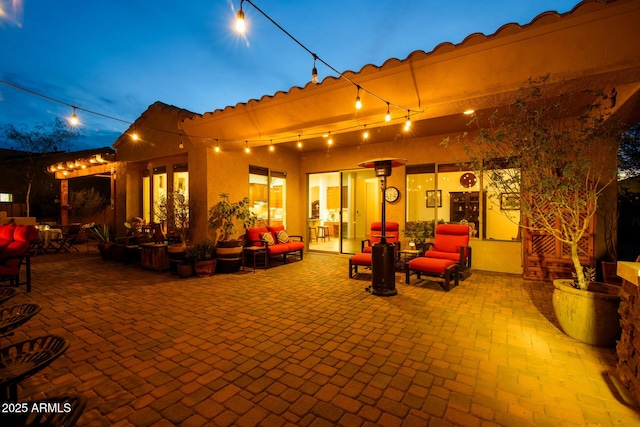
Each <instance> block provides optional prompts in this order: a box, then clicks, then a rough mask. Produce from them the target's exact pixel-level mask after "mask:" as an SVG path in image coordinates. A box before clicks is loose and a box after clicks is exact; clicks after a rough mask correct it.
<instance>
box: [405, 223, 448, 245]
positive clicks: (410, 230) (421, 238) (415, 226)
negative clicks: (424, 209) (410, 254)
mask: <svg viewBox="0 0 640 427" xmlns="http://www.w3.org/2000/svg"><path fill="white" fill-rule="evenodd" d="M438 224H444V220H442V219H441V220H439V221H438ZM435 229H436V220H435V219H432V220H431V221H409V222H407V228H406V229H405V230H404V236H405V237H409V238H411V239H413V241H414V242H416V243H417V244H421V243H425V242H426V241H427V239H431V238H433V237H434V235H435Z"/></svg>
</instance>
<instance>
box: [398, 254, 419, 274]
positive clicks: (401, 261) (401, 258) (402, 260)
mask: <svg viewBox="0 0 640 427" xmlns="http://www.w3.org/2000/svg"><path fill="white" fill-rule="evenodd" d="M420 252H421V251H420V250H418V249H402V250H400V251H398V262H397V263H396V270H399V271H406V268H407V265H409V261H411V260H412V259H414V258H416V257H418V256H419V255H420Z"/></svg>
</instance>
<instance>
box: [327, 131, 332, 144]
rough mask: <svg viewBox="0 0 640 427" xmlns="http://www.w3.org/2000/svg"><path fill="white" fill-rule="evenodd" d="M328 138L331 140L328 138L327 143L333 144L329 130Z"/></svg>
mask: <svg viewBox="0 0 640 427" xmlns="http://www.w3.org/2000/svg"><path fill="white" fill-rule="evenodd" d="M328 138H329V140H327V144H328V145H330V146H331V145H333V138H331V132H329V135H328Z"/></svg>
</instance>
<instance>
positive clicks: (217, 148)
mask: <svg viewBox="0 0 640 427" xmlns="http://www.w3.org/2000/svg"><path fill="white" fill-rule="evenodd" d="M214 150H215V152H216V153H219V152H220V145H219V143H218V140H217V139H216V148H214Z"/></svg>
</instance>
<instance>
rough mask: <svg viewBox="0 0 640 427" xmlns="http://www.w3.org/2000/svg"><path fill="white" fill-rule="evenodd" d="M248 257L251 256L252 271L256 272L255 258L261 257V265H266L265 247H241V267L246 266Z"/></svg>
mask: <svg viewBox="0 0 640 427" xmlns="http://www.w3.org/2000/svg"><path fill="white" fill-rule="evenodd" d="M248 257H252V258H253V272H254V273H255V272H256V266H257V259H258V257H262V258H263V264H262V266H263V267H264V266H266V265H267V248H266V247H264V246H245V247H244V248H243V249H242V269H243V270H244V269H245V268H247V263H248V261H249V260H248V259H247V258H248Z"/></svg>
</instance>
